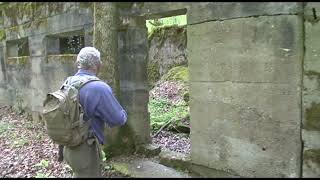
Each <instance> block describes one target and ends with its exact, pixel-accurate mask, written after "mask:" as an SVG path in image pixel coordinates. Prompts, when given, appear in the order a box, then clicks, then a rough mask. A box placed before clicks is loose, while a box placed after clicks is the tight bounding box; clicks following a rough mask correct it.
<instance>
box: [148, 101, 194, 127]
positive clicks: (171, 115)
mask: <svg viewBox="0 0 320 180" xmlns="http://www.w3.org/2000/svg"><path fill="white" fill-rule="evenodd" d="M148 108H149V112H150V123H151V124H150V125H151V129H152V130H153V131H156V130H158V129H160V128H161V127H162V126H163V125H165V124H166V123H168V122H169V121H175V122H178V121H180V120H181V119H182V118H185V117H187V116H188V115H189V112H188V106H187V105H186V104H185V103H181V104H171V103H170V102H169V101H168V100H166V99H164V98H150V99H149V106H148Z"/></svg>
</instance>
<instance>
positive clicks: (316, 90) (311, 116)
mask: <svg viewBox="0 0 320 180" xmlns="http://www.w3.org/2000/svg"><path fill="white" fill-rule="evenodd" d="M319 12H320V3H307V5H306V6H305V10H304V14H305V16H304V17H305V22H304V25H305V43H304V45H305V58H304V66H303V68H304V69H303V71H304V73H303V109H302V112H303V116H302V121H303V124H302V126H303V129H302V139H303V142H304V150H303V177H320V61H319V58H320V54H319V52H320V43H319V42H320V23H319V20H320V18H319V17H318V16H319Z"/></svg>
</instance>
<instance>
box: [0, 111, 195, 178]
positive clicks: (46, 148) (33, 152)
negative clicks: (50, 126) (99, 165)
mask: <svg viewBox="0 0 320 180" xmlns="http://www.w3.org/2000/svg"><path fill="white" fill-rule="evenodd" d="M152 141H153V143H155V144H158V145H159V146H161V147H162V148H167V149H170V150H172V151H176V152H182V153H189V151H190V142H189V138H188V137H187V136H181V135H179V134H176V133H173V132H169V131H165V130H164V131H161V132H160V133H159V134H158V136H156V137H154V138H153V139H152ZM57 159H58V145H57V144H54V143H53V142H52V141H51V140H50V138H49V137H48V135H47V134H46V133H45V129H44V127H43V125H41V124H38V125H36V124H34V123H33V122H32V120H31V119H30V118H28V117H26V116H25V115H19V114H17V113H15V112H14V111H13V110H12V108H10V107H8V106H1V105H0V177H4V178H9V177H11V178H20V177H26V178H32V177H36V178H46V177H58V178H67V177H72V172H71V169H70V167H69V166H68V165H67V164H66V163H65V162H58V160H57ZM106 167H108V166H106ZM103 176H104V177H124V176H123V175H122V174H119V173H118V172H116V171H114V170H113V169H103Z"/></svg>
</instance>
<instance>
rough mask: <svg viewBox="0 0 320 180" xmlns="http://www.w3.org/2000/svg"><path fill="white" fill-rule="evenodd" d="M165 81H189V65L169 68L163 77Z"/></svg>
mask: <svg viewBox="0 0 320 180" xmlns="http://www.w3.org/2000/svg"><path fill="white" fill-rule="evenodd" d="M161 79H162V80H164V81H182V82H185V83H187V82H188V81H189V71H188V67H185V66H177V67H174V68H172V69H170V70H169V72H168V73H167V74H165V75H164V76H162V78H161Z"/></svg>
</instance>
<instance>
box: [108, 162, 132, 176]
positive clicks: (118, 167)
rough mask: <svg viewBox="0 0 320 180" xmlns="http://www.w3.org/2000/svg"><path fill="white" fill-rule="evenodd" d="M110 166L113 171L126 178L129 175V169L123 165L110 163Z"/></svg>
mask: <svg viewBox="0 0 320 180" xmlns="http://www.w3.org/2000/svg"><path fill="white" fill-rule="evenodd" d="M112 166H113V169H114V170H116V171H118V172H120V173H122V174H124V175H126V176H129V175H131V174H130V171H129V167H128V166H127V164H125V163H112Z"/></svg>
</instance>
